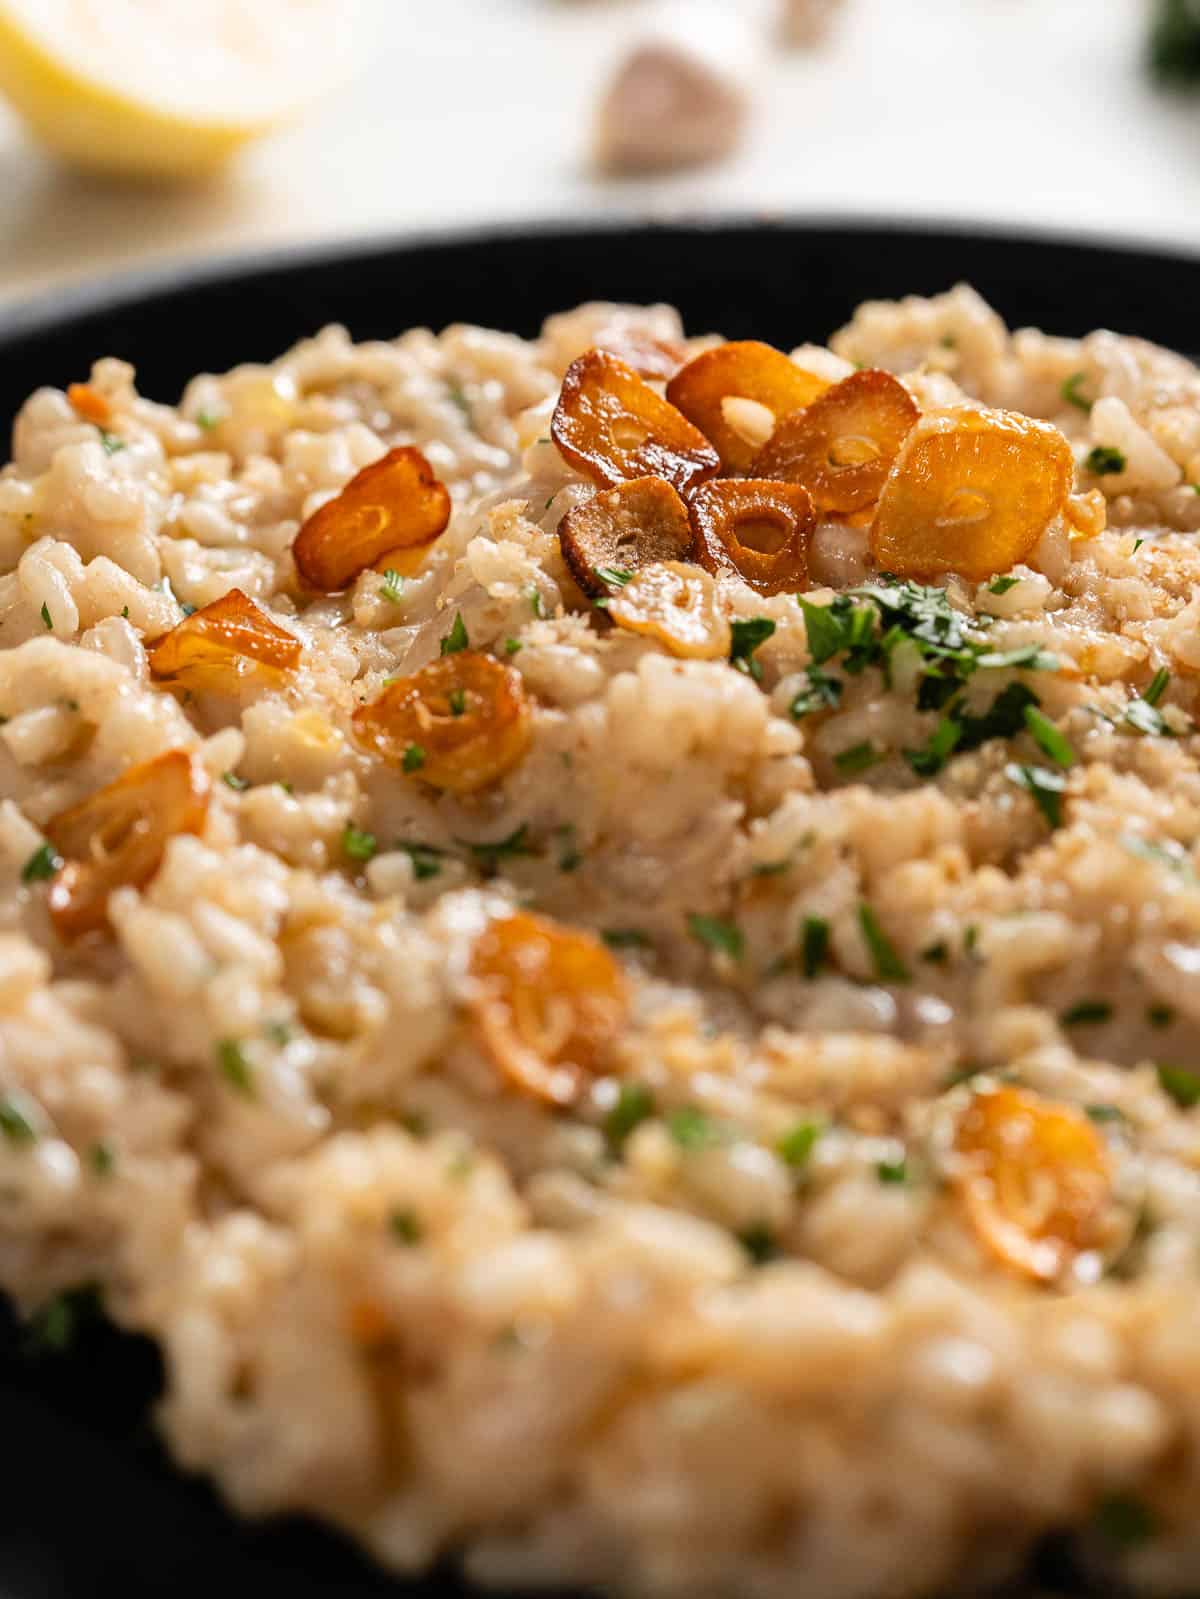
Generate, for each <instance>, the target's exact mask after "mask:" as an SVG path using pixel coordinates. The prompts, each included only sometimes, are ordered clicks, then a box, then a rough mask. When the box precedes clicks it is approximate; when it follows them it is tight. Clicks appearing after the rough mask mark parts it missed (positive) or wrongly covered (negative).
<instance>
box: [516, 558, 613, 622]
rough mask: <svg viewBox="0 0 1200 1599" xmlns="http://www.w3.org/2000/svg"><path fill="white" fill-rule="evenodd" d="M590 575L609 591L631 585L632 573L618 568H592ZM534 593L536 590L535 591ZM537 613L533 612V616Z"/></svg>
mask: <svg viewBox="0 0 1200 1599" xmlns="http://www.w3.org/2000/svg"><path fill="white" fill-rule="evenodd" d="M592 574H593V576H594V577H595V578H596V580H597V582H599V583H603V584H604V586H605V587H606V588H609V589H623V588H624V587H625V585H626V583H632V581H633V573H632V572H627V571H626V570H625V569H624V567H620V566H594V567H593V568H592ZM535 592H536V590H535ZM537 614H538V613H537V612H536V611H535V612H534V615H535V616H536V615H537Z"/></svg>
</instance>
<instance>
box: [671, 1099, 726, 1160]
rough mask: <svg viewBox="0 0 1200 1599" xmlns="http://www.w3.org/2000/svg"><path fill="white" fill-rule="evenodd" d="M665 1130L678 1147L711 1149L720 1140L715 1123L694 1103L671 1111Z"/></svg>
mask: <svg viewBox="0 0 1200 1599" xmlns="http://www.w3.org/2000/svg"><path fill="white" fill-rule="evenodd" d="M667 1131H668V1132H669V1133H670V1135H671V1137H672V1138H673V1139H674V1140H675V1142H676V1143H677V1144H678V1145H679V1147H680V1149H686V1150H689V1151H690V1150H695V1149H711V1148H712V1146H713V1145H714V1144H716V1143H719V1142H720V1136H721V1135H720V1133H719V1131H718V1129H717V1127H716V1125H715V1123H714V1122H713V1121H712V1120H711V1119H710V1118H709V1117H708V1116H706V1115H705V1114H704V1112H703V1111H702V1110H697V1109H696V1107H695V1106H694V1105H684V1106H682V1107H681V1108H680V1109H679V1110H673V1111H671V1113H670V1115H669V1116H668V1117H667Z"/></svg>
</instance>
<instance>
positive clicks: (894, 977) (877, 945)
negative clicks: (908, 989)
mask: <svg viewBox="0 0 1200 1599" xmlns="http://www.w3.org/2000/svg"><path fill="white" fill-rule="evenodd" d="M858 925H859V927H860V928H861V929H862V935H863V938H864V940H865V941H866V945H867V948H868V950H869V951H870V953H871V961H872V963H873V965H874V967H875V975H876V977H878V978H879V980H880V982H882V983H911V982H912V973H911V972H910V971H909V969H908V967H907V966H906V965H905V964H904V962H903V961H902V960H901V959H900V957H899V955H897V953H896V950H895V948H894V946H893V945H892V942H891V940H890V939H889V938H888V936H887V934H886V933H885V932H884V930H883V928H882V927H880V925H879V918H878V917H877V916H876V915H875V912H874V911H873V910H872V908H871V907H870V905H868V904H867V903H866V901H865V900H864V901H863V902H862V903H861V904H860V905H859V907H858Z"/></svg>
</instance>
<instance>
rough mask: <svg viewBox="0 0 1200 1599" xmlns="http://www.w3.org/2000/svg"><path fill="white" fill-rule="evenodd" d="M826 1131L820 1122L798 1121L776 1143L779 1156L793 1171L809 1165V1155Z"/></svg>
mask: <svg viewBox="0 0 1200 1599" xmlns="http://www.w3.org/2000/svg"><path fill="white" fill-rule="evenodd" d="M824 1131H825V1129H824V1127H823V1126H822V1124H821V1123H820V1122H811V1121H810V1122H797V1123H796V1125H795V1126H794V1127H793V1128H792V1129H791V1131H790V1132H787V1133H784V1135H783V1137H782V1138H781V1139H780V1140H779V1143H778V1144H777V1145H776V1149H777V1151H778V1154H779V1158H780V1159H781V1160H782V1161H784V1162H785V1163H786V1164H787V1165H789V1166H790V1167H791V1168H792V1169H793V1171H798V1170H799V1169H800V1168H801V1167H802V1166H807V1165H808V1161H809V1157H810V1156H811V1155H812V1152H813V1150H814V1149H815V1148H816V1147H817V1141H818V1139H819V1138H820V1137H821V1134H822V1133H823V1132H824Z"/></svg>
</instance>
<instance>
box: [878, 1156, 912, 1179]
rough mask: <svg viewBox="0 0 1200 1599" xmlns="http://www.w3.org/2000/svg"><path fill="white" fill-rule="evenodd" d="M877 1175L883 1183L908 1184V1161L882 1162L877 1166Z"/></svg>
mask: <svg viewBox="0 0 1200 1599" xmlns="http://www.w3.org/2000/svg"><path fill="white" fill-rule="evenodd" d="M875 1175H876V1177H878V1178H879V1181H880V1182H881V1183H893V1184H901V1183H906V1182H907V1181H908V1162H907V1161H906V1160H881V1161H879V1162H878V1163H877V1164H876V1167H875Z"/></svg>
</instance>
